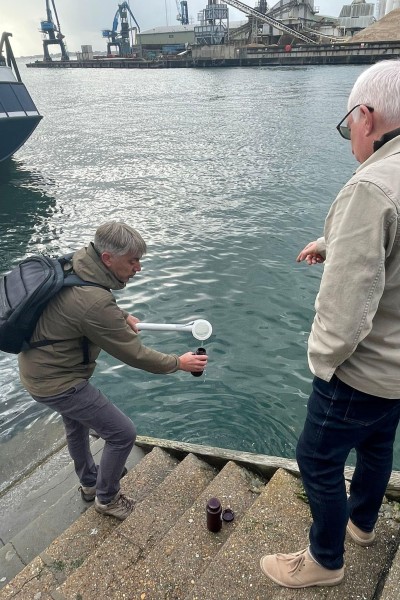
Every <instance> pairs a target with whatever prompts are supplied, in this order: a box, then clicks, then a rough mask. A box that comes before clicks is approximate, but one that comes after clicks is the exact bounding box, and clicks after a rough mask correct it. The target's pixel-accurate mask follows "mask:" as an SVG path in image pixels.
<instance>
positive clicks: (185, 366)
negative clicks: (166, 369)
mask: <svg viewBox="0 0 400 600" xmlns="http://www.w3.org/2000/svg"><path fill="white" fill-rule="evenodd" d="M207 361H208V356H207V355H206V354H193V352H186V354H182V356H180V357H179V370H180V371H194V372H195V373H199V372H201V371H204V369H205V368H206V366H207Z"/></svg>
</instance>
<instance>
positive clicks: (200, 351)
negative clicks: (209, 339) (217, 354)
mask: <svg viewBox="0 0 400 600" xmlns="http://www.w3.org/2000/svg"><path fill="white" fill-rule="evenodd" d="M193 354H198V355H203V356H204V355H205V354H207V352H206V349H205V348H197V350H196V352H193ZM190 372H191V374H192V375H194V377H200V375H203V373H204V371H190Z"/></svg>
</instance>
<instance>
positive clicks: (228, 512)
mask: <svg viewBox="0 0 400 600" xmlns="http://www.w3.org/2000/svg"><path fill="white" fill-rule="evenodd" d="M234 518H235V513H234V512H233V510H232V509H231V508H225V509H224V510H223V511H222V520H223V521H225V522H226V523H230V522H231V521H233V519H234Z"/></svg>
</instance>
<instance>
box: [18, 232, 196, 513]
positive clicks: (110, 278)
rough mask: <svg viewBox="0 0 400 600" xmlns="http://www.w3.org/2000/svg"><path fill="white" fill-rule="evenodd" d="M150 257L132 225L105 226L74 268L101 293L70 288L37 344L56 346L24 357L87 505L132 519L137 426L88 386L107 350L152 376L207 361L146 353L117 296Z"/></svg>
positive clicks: (24, 374)
mask: <svg viewBox="0 0 400 600" xmlns="http://www.w3.org/2000/svg"><path fill="white" fill-rule="evenodd" d="M145 253H146V244H145V242H144V240H143V238H142V237H141V235H140V234H139V233H138V232H137V231H136V230H135V229H132V227H129V226H128V225H126V224H125V223H119V222H114V221H113V222H109V223H104V224H103V225H101V226H100V227H99V228H98V229H97V231H96V234H95V237H94V243H91V244H90V245H89V246H88V247H87V248H82V249H81V250H79V251H78V252H76V253H75V254H74V255H73V258H72V268H73V271H74V273H76V275H78V276H79V277H80V278H81V279H84V280H85V281H89V282H92V283H95V284H98V285H99V286H102V287H94V286H90V287H89V286H88V287H78V286H75V287H69V288H63V289H62V290H61V291H60V292H59V293H58V294H56V296H54V297H53V298H52V299H51V300H50V302H49V304H48V305H47V307H46V308H45V310H44V311H43V313H42V315H41V317H40V319H39V321H38V323H37V325H36V328H35V331H34V333H33V336H32V339H31V342H32V343H33V342H37V341H41V340H51V341H52V342H54V343H52V344H51V345H46V346H41V347H37V348H32V349H30V350H28V351H25V352H21V353H20V354H19V369H20V377H21V381H22V384H23V385H24V386H25V388H26V389H27V390H28V392H29V393H30V394H31V395H32V397H33V398H34V400H36V401H37V402H40V403H42V404H44V405H46V406H48V407H49V408H51V409H53V410H55V411H57V412H59V413H60V414H61V416H62V419H63V421H64V426H65V430H66V436H67V443H68V450H69V452H70V455H71V458H72V459H73V461H74V464H75V471H76V474H77V476H78V477H79V480H80V482H81V487H80V491H81V494H82V497H83V499H84V500H86V501H88V502H89V501H92V500H95V508H96V510H97V511H98V512H99V513H101V514H104V515H112V516H115V517H117V518H118V519H120V520H123V519H125V518H126V517H127V516H128V515H129V514H130V513H131V512H132V510H133V501H132V500H131V499H130V498H128V497H126V496H124V495H123V494H122V493H121V492H120V484H119V480H120V478H121V476H122V474H123V472H124V466H125V461H126V459H127V457H128V455H129V453H130V451H131V449H132V447H133V444H134V442H135V438H136V430H135V426H134V424H133V422H132V421H131V419H129V418H128V417H127V416H126V415H125V414H124V413H123V412H121V411H120V410H119V409H118V408H117V407H116V406H114V405H113V404H112V403H111V402H110V401H109V400H108V399H107V398H106V397H105V396H104V395H103V394H102V393H101V391H100V390H98V389H96V388H95V387H93V386H92V385H91V384H90V383H89V379H90V377H91V376H92V374H93V371H94V369H95V366H96V359H97V357H98V355H99V353H100V350H101V349H103V350H105V351H106V352H108V353H109V354H111V355H112V356H114V357H115V358H117V359H118V360H120V361H121V362H123V363H125V364H127V365H129V366H131V367H135V368H138V369H143V370H145V371H149V372H151V373H165V374H166V373H174V372H175V371H178V370H182V371H188V372H190V371H203V370H204V368H205V366H206V364H207V356H198V355H194V354H193V353H192V352H187V353H186V354H183V355H182V356H179V357H178V356H177V355H175V354H172V355H171V354H163V353H161V352H156V351H155V350H151V349H150V348H146V347H145V346H143V344H142V343H141V340H140V336H139V335H138V334H137V329H136V324H137V323H138V322H139V320H138V319H137V318H135V317H133V316H132V315H129V314H128V313H126V312H124V311H122V310H121V309H120V308H119V307H118V305H117V303H116V301H115V298H114V296H113V294H112V293H111V291H110V290H119V289H122V288H124V287H125V285H126V283H127V282H128V281H129V279H131V278H132V277H134V275H135V274H136V273H137V272H139V271H140V270H141V264H140V260H141V258H142V256H143V255H144V254H145ZM89 429H94V430H95V431H96V432H97V433H98V435H99V436H100V437H101V438H102V439H104V440H105V445H104V449H103V453H102V457H101V460H100V465H99V466H98V467H97V466H96V465H95V463H94V460H93V456H92V454H91V451H90V443H89Z"/></svg>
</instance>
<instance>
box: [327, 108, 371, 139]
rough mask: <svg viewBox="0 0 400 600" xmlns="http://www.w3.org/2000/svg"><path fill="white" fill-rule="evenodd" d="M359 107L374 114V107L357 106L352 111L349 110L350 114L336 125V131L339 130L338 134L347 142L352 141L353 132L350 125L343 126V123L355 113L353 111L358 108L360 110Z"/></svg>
mask: <svg viewBox="0 0 400 600" xmlns="http://www.w3.org/2000/svg"><path fill="white" fill-rule="evenodd" d="M359 106H365V108H367V109H368V110H369V112H374V109H373V107H372V106H367V104H356V105H355V106H353V108H352V109H351V110H349V112H348V113H347V115H345V116H344V117H343V119H342V120H341V121H340V123H339V124H338V125H336V129H337V130H338V132H339V133H340V135H341V136H342V138H344V139H345V140H350V139H351V131H350V128H349V126H348V125H343V123H344V122H345V121H346V119H347V118H348V117H349V116H350V115H351V113H352V112H353V110H356V108H358V107H359Z"/></svg>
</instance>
